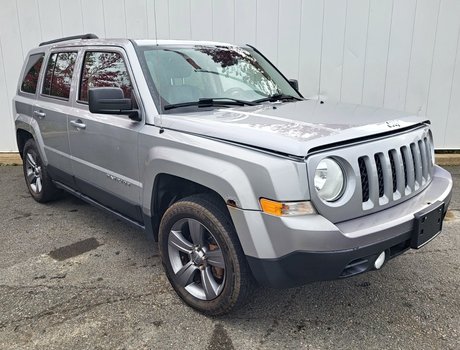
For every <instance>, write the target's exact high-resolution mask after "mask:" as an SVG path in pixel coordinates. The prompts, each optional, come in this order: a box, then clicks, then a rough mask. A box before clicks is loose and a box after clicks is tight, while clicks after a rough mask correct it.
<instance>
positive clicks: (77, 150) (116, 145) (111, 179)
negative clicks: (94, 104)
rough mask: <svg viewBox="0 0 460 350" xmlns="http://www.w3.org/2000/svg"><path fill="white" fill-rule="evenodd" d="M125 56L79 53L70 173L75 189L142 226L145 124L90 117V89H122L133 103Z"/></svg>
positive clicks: (99, 50)
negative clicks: (141, 162) (140, 157)
mask: <svg viewBox="0 0 460 350" xmlns="http://www.w3.org/2000/svg"><path fill="white" fill-rule="evenodd" d="M127 62H128V61H127V59H126V55H125V52H124V50H123V49H122V48H119V47H90V48H85V50H83V51H82V53H81V57H80V59H79V64H78V71H79V72H81V74H80V77H79V79H78V81H77V86H76V92H75V96H74V101H73V104H74V108H73V111H72V113H71V115H69V121H68V128H69V140H70V149H71V152H72V169H73V173H74V175H75V181H76V184H77V188H78V189H79V191H80V192H81V193H83V194H85V195H87V196H88V197H90V198H92V199H93V200H95V201H97V202H99V203H101V204H103V205H105V206H106V207H109V208H110V209H113V210H115V211H117V212H119V213H121V214H123V215H125V216H127V217H129V218H130V219H132V220H134V221H136V222H139V223H142V221H143V219H142V212H141V207H140V196H141V189H142V185H141V183H140V181H139V162H138V131H139V129H140V128H141V127H142V125H143V122H137V121H133V120H131V119H129V118H128V116H124V115H107V114H93V113H91V112H90V111H89V109H88V89H89V88H91V87H108V86H111V87H120V88H121V89H122V90H123V92H124V94H125V97H126V98H128V97H132V98H133V100H134V101H135V100H136V96H138V95H137V92H136V89H135V86H134V84H133V80H132V78H131V77H132V76H133V75H132V74H131V72H130V68H129V65H128V64H127Z"/></svg>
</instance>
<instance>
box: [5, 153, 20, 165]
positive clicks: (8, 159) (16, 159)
mask: <svg viewBox="0 0 460 350" xmlns="http://www.w3.org/2000/svg"><path fill="white" fill-rule="evenodd" d="M0 165H22V159H21V157H20V156H19V153H17V152H11V153H0Z"/></svg>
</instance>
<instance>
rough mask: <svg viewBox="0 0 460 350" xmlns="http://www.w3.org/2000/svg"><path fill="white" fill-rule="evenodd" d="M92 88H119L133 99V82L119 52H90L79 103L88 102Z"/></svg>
mask: <svg viewBox="0 0 460 350" xmlns="http://www.w3.org/2000/svg"><path fill="white" fill-rule="evenodd" d="M92 87H119V88H121V89H122V90H123V93H124V95H125V98H131V90H132V85H131V80H130V79H129V74H128V70H127V69H126V64H125V61H124V60H123V57H122V56H121V55H120V54H119V53H117V52H96V51H88V52H86V54H85V61H84V62H83V71H82V75H81V81H80V94H79V97H78V99H79V101H84V102H87V101H88V89H89V88H92Z"/></svg>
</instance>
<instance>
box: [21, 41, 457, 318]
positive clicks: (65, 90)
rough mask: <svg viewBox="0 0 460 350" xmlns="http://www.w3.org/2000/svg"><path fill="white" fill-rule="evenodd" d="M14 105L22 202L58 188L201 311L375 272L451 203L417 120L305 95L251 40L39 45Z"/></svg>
mask: <svg viewBox="0 0 460 350" xmlns="http://www.w3.org/2000/svg"><path fill="white" fill-rule="evenodd" d="M13 107H14V119H15V123H16V135H17V144H18V148H19V151H20V152H21V155H22V157H23V160H24V176H25V179H26V183H27V186H28V188H29V191H30V193H31V195H32V197H33V198H34V199H35V200H37V201H38V202H46V201H49V200H51V199H54V198H56V195H57V194H58V193H59V192H60V191H61V190H65V191H67V192H70V193H72V194H73V195H75V196H77V197H79V198H81V199H83V200H85V201H87V202H89V203H91V204H93V205H95V206H97V207H99V208H102V209H104V210H107V211H109V212H111V213H113V214H114V215H116V216H117V217H119V218H121V219H123V220H125V221H127V222H129V223H131V224H133V225H135V226H137V227H139V228H141V229H143V230H144V231H145V232H146V234H147V235H148V236H149V237H151V238H152V239H154V240H157V241H158V243H159V251H160V254H161V257H162V261H163V265H164V269H165V271H166V275H167V276H168V278H169V280H170V282H171V285H172V286H173V288H174V289H175V290H176V292H177V294H178V295H179V296H180V297H181V298H182V299H183V300H184V301H185V302H186V303H187V304H188V305H190V306H192V307H193V308H195V309H197V310H199V311H201V312H203V313H207V314H213V315H217V314H223V313H226V312H228V311H230V310H231V309H233V308H235V307H237V306H240V305H241V304H242V303H243V302H244V301H245V299H247V297H248V296H249V294H250V292H251V290H252V289H253V287H254V286H255V285H256V283H259V284H262V285H266V286H271V287H291V286H296V285H300V284H304V283H307V282H311V281H319V280H330V279H337V278H344V277H349V276H354V275H356V274H359V273H362V272H366V271H370V270H376V269H380V268H381V267H382V266H383V265H384V264H385V262H386V261H388V260H389V259H391V258H393V257H395V256H397V255H399V254H401V253H403V252H405V251H406V250H408V249H410V248H415V249H418V248H420V247H421V246H423V245H424V244H426V243H428V242H429V241H431V240H432V239H433V238H434V237H436V236H437V235H438V234H439V233H440V232H441V228H442V221H443V218H444V215H445V213H446V210H447V206H448V204H449V202H450V198H451V190H452V179H451V176H450V174H449V173H448V172H446V171H445V170H443V169H441V168H440V167H438V166H436V165H435V163H434V149H433V140H432V134H431V131H430V122H429V121H428V120H424V119H422V118H419V117H415V116H408V115H405V114H403V113H401V112H396V111H389V110H383V109H379V108H373V107H366V106H360V105H351V104H340V103H329V102H324V101H319V100H311V99H310V100H309V99H305V98H303V97H302V95H301V94H300V93H299V91H298V87H297V82H296V81H295V80H287V79H286V78H285V77H284V76H283V75H282V73H281V72H280V71H279V70H278V69H277V68H276V67H275V66H274V65H273V64H271V63H270V62H269V61H268V60H267V59H266V58H265V57H264V56H263V55H262V54H261V53H260V52H259V51H258V50H257V49H255V48H254V47H252V46H249V45H248V46H243V47H239V46H234V45H229V44H223V43H212V42H191V41H156V40H119V39H117V40H109V39H107V40H100V39H98V38H97V37H95V36H94V35H92V34H88V35H83V36H78V37H71V38H63V39H58V40H54V41H52V42H45V43H42V44H40V46H39V47H38V48H35V49H33V50H31V51H30V53H29V55H28V57H27V59H26V62H25V64H24V68H23V70H22V74H21V77H20V80H19V84H18V88H17V94H16V96H15V97H14V101H13Z"/></svg>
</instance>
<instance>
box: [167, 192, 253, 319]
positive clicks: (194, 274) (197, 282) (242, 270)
mask: <svg viewBox="0 0 460 350" xmlns="http://www.w3.org/2000/svg"><path fill="white" fill-rule="evenodd" d="M225 209H226V208H225V207H224V208H222V206H221V205H219V203H218V202H216V201H215V200H213V198H212V197H211V196H206V195H194V196H190V197H187V198H184V199H182V200H179V201H178V202H176V203H174V204H173V205H172V206H171V207H169V208H168V210H166V212H165V214H164V216H163V218H162V219H161V223H160V230H159V237H158V238H159V239H158V243H159V248H160V255H161V259H162V263H163V267H164V269H165V272H166V275H167V277H168V279H169V281H170V283H171V285H172V287H173V288H174V290H175V291H176V293H177V294H178V295H179V297H180V298H181V299H182V300H183V301H184V302H185V303H186V304H187V305H189V306H191V307H192V308H194V309H196V310H198V311H200V312H201V313H203V314H206V315H214V316H215V315H222V314H225V313H228V312H230V311H231V310H235V309H237V308H239V307H241V306H242V305H244V303H245V302H246V301H247V300H248V298H249V296H250V294H251V292H252V291H253V289H254V287H255V282H254V278H253V276H252V274H251V271H250V269H249V266H248V264H247V261H246V257H245V256H244V253H243V249H242V248H241V245H240V242H239V240H238V238H237V235H236V232H235V229H234V226H233V224H232V222H231V219H230V216H229V214H228V212H226V210H225ZM192 237H193V238H192Z"/></svg>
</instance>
